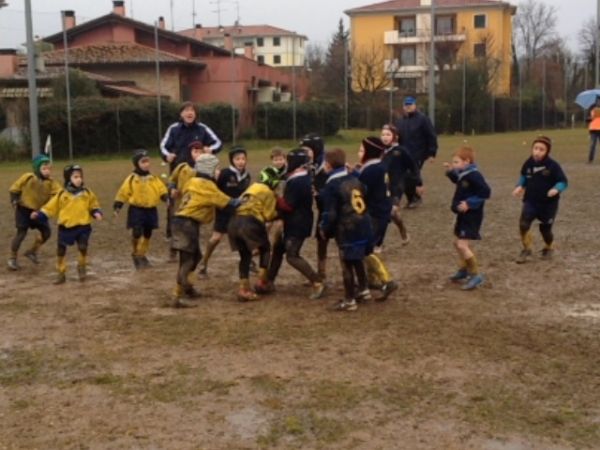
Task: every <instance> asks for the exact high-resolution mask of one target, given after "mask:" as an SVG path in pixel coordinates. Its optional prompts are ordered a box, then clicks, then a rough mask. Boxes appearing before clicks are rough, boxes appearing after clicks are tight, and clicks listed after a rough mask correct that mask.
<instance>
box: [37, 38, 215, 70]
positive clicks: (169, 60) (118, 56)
mask: <svg viewBox="0 0 600 450" xmlns="http://www.w3.org/2000/svg"><path fill="white" fill-rule="evenodd" d="M42 56H43V57H44V61H45V63H46V64H47V65H49V66H51V65H58V64H64V56H65V52H64V51H63V50H55V51H51V52H44V53H43V55H42ZM158 59H159V62H160V63H161V64H184V65H186V64H187V65H190V64H191V65H197V66H201V67H203V66H204V64H202V63H200V62H198V61H193V60H190V59H187V58H184V57H182V56H179V55H174V54H172V53H168V52H164V51H159V52H158ZM155 60H156V51H155V50H154V49H153V48H150V47H145V46H143V45H138V44H130V43H104V44H93V45H84V46H81V47H72V48H70V49H69V63H70V64H73V65H86V64H154V63H155Z"/></svg>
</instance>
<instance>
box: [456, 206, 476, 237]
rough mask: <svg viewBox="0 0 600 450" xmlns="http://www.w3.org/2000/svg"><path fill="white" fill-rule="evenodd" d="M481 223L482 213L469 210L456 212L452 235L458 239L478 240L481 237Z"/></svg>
mask: <svg viewBox="0 0 600 450" xmlns="http://www.w3.org/2000/svg"><path fill="white" fill-rule="evenodd" d="M473 212H475V211H473ZM482 223H483V214H480V213H479V214H473V213H469V212H467V213H464V214H463V213H461V214H457V215H456V223H455V224H454V235H455V236H456V237H457V238H458V239H468V240H471V241H478V240H480V239H481V234H479V230H480V229H481V224H482Z"/></svg>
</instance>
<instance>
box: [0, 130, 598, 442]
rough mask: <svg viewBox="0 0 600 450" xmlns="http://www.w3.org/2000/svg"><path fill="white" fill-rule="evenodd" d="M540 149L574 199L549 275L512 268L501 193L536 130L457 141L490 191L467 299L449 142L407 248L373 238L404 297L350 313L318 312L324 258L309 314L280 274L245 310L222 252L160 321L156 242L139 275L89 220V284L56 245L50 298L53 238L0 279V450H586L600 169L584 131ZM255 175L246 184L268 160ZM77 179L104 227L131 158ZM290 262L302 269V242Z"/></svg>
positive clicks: (508, 207)
mask: <svg viewBox="0 0 600 450" xmlns="http://www.w3.org/2000/svg"><path fill="white" fill-rule="evenodd" d="M550 134H551V136H552V137H553V138H554V140H555V150H553V155H554V156H555V157H556V158H557V159H558V160H559V161H561V162H562V163H563V167H564V169H565V171H566V173H567V176H568V177H569V180H570V183H571V185H570V188H569V190H568V191H567V193H566V194H565V195H564V197H563V199H562V200H561V210H560V212H559V216H558V221H557V224H556V228H555V230H556V240H557V245H556V254H555V258H554V260H553V261H549V262H547V261H541V260H539V258H536V259H535V260H534V261H532V262H531V263H529V264H526V265H523V266H519V265H516V264H515V263H514V259H515V257H516V256H517V255H518V252H519V250H520V247H519V238H518V231H517V225H518V223H517V222H518V215H519V210H520V203H519V202H518V201H517V200H515V199H513V198H512V197H511V196H510V193H511V191H512V189H513V186H514V184H515V182H516V180H517V178H518V172H519V169H520V166H521V164H522V162H523V161H524V159H525V158H526V157H527V155H528V148H529V144H528V143H525V142H524V141H525V140H530V139H531V138H532V137H533V136H535V133H524V134H511V135H496V136H487V137H476V138H470V139H469V142H470V144H471V145H473V146H474V147H475V148H476V149H477V150H478V157H479V158H478V163H479V164H480V167H481V170H482V171H483V173H484V174H485V175H486V176H487V178H488V180H489V182H490V185H491V186H492V189H493V194H492V196H493V197H492V199H491V201H489V203H488V204H487V206H486V208H487V215H486V219H485V223H484V227H483V235H484V239H483V241H482V242H481V243H479V244H477V245H476V252H477V254H478V255H479V259H480V262H481V267H482V269H483V271H484V273H485V275H486V278H487V282H486V283H485V285H484V286H483V287H482V288H481V289H479V290H477V291H474V292H468V293H465V292H462V291H460V290H459V289H457V287H456V286H454V285H451V284H450V283H449V282H447V281H446V280H447V277H448V275H450V274H451V273H453V272H454V270H455V264H456V258H455V255H454V252H453V248H452V244H451V243H452V220H453V215H452V213H451V212H450V210H449V202H450V197H451V191H452V186H451V185H450V183H449V182H448V181H447V180H446V179H445V177H444V176H443V170H442V167H441V163H442V161H443V160H447V159H448V158H449V156H450V153H451V150H452V149H453V148H455V147H456V145H457V144H458V143H459V142H461V140H462V138H458V137H452V138H443V139H441V151H440V156H439V158H438V160H437V161H436V162H435V163H434V164H431V165H428V166H427V168H426V170H425V179H426V184H427V192H426V196H425V202H424V205H423V206H422V207H421V208H419V209H417V210H411V211H406V212H405V220H406V223H407V226H408V227H409V231H410V235H411V242H410V244H409V245H408V246H406V247H401V246H400V242H399V235H398V232H397V231H396V230H395V229H392V228H390V230H389V232H388V238H387V243H386V247H385V251H384V258H385V260H386V261H387V262H388V264H389V266H390V267H391V269H392V271H393V273H394V275H395V277H396V279H397V280H398V281H399V282H400V284H401V289H400V292H399V293H398V294H397V295H395V296H394V297H393V298H392V299H390V300H389V301H388V302H386V303H383V304H369V305H366V306H364V307H361V308H360V309H359V310H358V311H357V312H354V313H334V312H330V311H328V310H327V306H329V305H331V304H332V303H334V302H336V301H337V300H339V299H340V298H341V297H340V296H341V291H342V288H341V282H340V281H341V280H340V271H339V269H338V267H337V259H336V258H337V254H336V252H335V250H332V251H331V254H330V262H329V267H330V273H331V277H330V282H331V284H332V285H331V288H330V290H329V295H328V296H327V298H326V299H324V300H320V301H310V300H308V299H307V297H308V292H307V291H306V288H305V287H303V280H302V279H301V278H300V277H299V275H297V274H296V273H295V272H293V271H292V270H291V269H290V267H289V266H285V265H284V268H283V270H282V275H281V278H280V280H279V281H278V291H277V294H276V295H274V296H271V297H268V298H265V299H264V300H263V301H260V302H257V303H253V304H240V303H238V302H236V301H235V289H236V286H237V285H236V278H237V276H236V273H237V266H236V265H237V259H236V255H234V254H232V253H231V252H230V251H229V248H228V247H227V245H225V244H223V245H221V246H220V247H219V248H218V249H217V251H216V254H215V257H214V258H213V260H212V265H211V266H210V268H209V274H210V277H209V279H207V280H201V281H198V283H197V287H198V288H199V289H200V290H201V291H202V293H203V295H204V298H203V299H202V300H201V301H200V304H199V307H198V308H195V309H191V310H173V309H170V308H166V307H164V306H163V304H164V301H165V299H166V298H167V297H168V295H169V294H170V292H171V291H172V288H173V284H174V277H175V270H176V266H175V265H173V264H169V263H167V246H166V243H165V241H164V239H163V232H162V230H161V232H160V233H158V234H157V235H156V236H155V239H154V241H153V243H152V248H151V255H150V259H151V262H152V263H153V268H151V269H148V270H146V271H143V272H135V271H134V270H133V266H132V264H131V259H130V248H129V237H128V234H127V232H126V230H125V214H122V215H121V217H119V218H118V219H116V220H112V219H109V220H106V221H104V222H102V223H98V224H97V225H96V226H95V228H94V233H93V234H92V240H91V247H90V259H91V272H92V274H91V276H90V278H89V280H88V281H86V282H85V283H83V284H82V283H79V282H78V281H77V280H76V276H75V272H76V270H75V252H74V251H73V249H71V250H70V252H69V254H68V255H69V258H70V259H69V264H70V270H69V274H68V276H69V279H68V282H67V284H66V285H63V286H61V287H56V286H53V285H52V284H51V282H52V280H53V278H54V251H55V250H54V249H55V235H53V238H52V240H51V242H50V243H49V244H48V245H46V246H45V247H44V248H43V251H42V253H41V259H42V263H41V264H40V265H39V266H33V265H32V264H31V263H29V261H27V260H25V259H24V258H21V261H20V262H21V264H22V266H23V269H22V270H21V271H20V272H18V273H9V272H8V271H7V270H6V269H5V268H2V269H0V448H7V449H12V448H27V449H30V448H40V449H47V448H90V449H104V448H111V449H120V448H144V449H146V448H148V449H210V450H217V449H255V448H277V449H300V448H301V449H365V450H375V449H438V448H439V449H490V450H521V449H578V448H600V293H599V281H600V274H599V273H598V267H599V265H600V264H599V263H600V237H599V231H598V230H600V228H599V226H598V223H599V222H600V189H598V186H599V180H600V163H598V164H596V165H588V164H585V159H586V156H587V155H586V148H585V147H586V142H587V136H586V133H585V131H583V130H577V131H567V132H562V131H561V132H552V133H550ZM348 139H349V138H348ZM340 142H342V143H343V146H344V147H345V148H347V149H352V153H353V154H354V152H355V147H356V144H355V143H354V142H353V141H352V140H350V139H349V140H346V141H345V142H343V141H340ZM251 160H253V161H252V166H253V169H256V168H258V167H259V166H260V165H261V164H262V163H264V162H266V153H265V152H264V151H257V152H255V153H252V154H251ZM84 169H85V171H86V175H85V178H86V183H87V185H88V186H89V187H90V188H91V189H92V190H94V191H95V192H96V193H97V194H98V196H99V197H100V200H101V203H102V204H103V206H104V208H105V210H106V211H107V212H110V207H111V205H112V198H113V196H114V194H115V192H116V190H117V188H118V186H119V184H120V182H121V180H122V179H123V178H124V177H125V176H126V174H127V173H128V172H129V170H130V163H129V162H128V161H126V160H116V161H111V162H106V161H96V162H91V161H90V162H86V163H84ZM24 170H28V169H27V166H26V165H8V166H5V167H3V168H0V191H1V192H4V193H5V194H3V195H2V196H0V211H2V213H3V214H2V215H1V216H0V243H1V245H2V247H3V248H4V249H5V253H6V254H8V244H9V239H10V238H11V237H12V234H13V219H12V213H11V211H10V206H9V203H8V195H7V190H8V187H9V185H10V183H11V182H12V181H13V180H14V179H16V177H17V176H18V175H19V174H20V173H22V172H23V171H24ZM61 171H62V164H57V167H56V168H55V171H54V173H55V176H56V177H59V176H60V175H61ZM160 171H161V170H160V167H158V164H157V163H156V161H155V163H154V172H155V173H156V172H160ZM107 216H109V214H107ZM163 218H164V215H163ZM536 233H537V230H536ZM207 234H208V233H207V232H206V231H205V232H204V235H205V236H206V235H207ZM27 242H30V241H27ZM536 245H537V248H538V249H541V240H540V238H539V235H537V234H536ZM304 254H305V255H306V256H308V257H310V258H311V259H312V260H314V259H315V258H314V255H315V247H314V243H313V242H310V243H308V244H307V245H306V247H305V250H304Z"/></svg>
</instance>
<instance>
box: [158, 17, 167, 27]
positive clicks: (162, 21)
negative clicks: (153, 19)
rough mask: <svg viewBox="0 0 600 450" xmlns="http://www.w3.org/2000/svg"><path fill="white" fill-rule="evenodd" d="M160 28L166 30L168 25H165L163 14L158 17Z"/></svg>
mask: <svg viewBox="0 0 600 450" xmlns="http://www.w3.org/2000/svg"><path fill="white" fill-rule="evenodd" d="M158 28H160V29H161V30H164V29H165V28H166V26H165V18H164V17H163V16H160V17H159V18H158Z"/></svg>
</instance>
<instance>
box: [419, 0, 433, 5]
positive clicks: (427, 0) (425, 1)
mask: <svg viewBox="0 0 600 450" xmlns="http://www.w3.org/2000/svg"><path fill="white" fill-rule="evenodd" d="M421 6H431V0H421Z"/></svg>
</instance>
